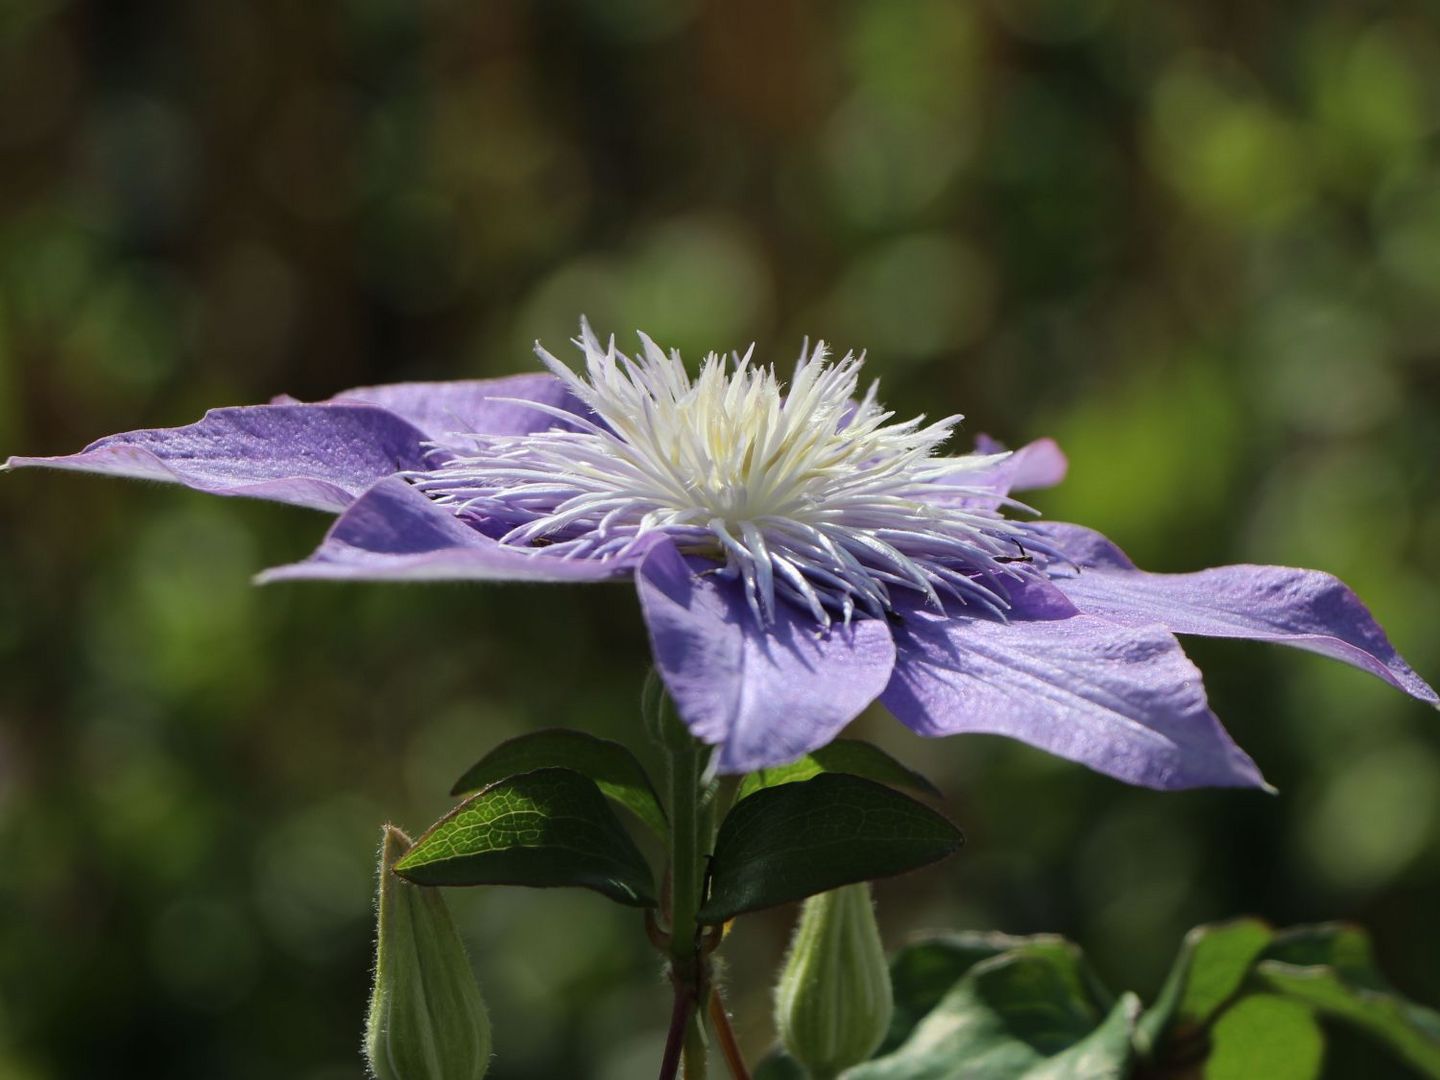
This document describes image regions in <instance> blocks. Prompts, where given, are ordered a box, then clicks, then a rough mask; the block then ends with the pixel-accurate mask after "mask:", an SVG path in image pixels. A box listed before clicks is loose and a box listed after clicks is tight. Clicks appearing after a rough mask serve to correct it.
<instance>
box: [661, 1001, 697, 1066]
mask: <svg viewBox="0 0 1440 1080" xmlns="http://www.w3.org/2000/svg"><path fill="white" fill-rule="evenodd" d="M694 1004H695V1003H694V1002H693V1001H692V1000H691V998H690V995H689V994H688V993H686V992H685V989H684V988H683V987H682V986H681V985H680V984H679V983H676V984H675V1004H674V1005H673V1006H672V1007H671V1009H670V1031H669V1033H668V1034H667V1035H666V1036H665V1056H664V1057H662V1058H661V1059H660V1080H675V1078H676V1077H677V1076H679V1075H680V1052H681V1051H682V1050H683V1049H684V1048H685V1029H686V1028H687V1027H689V1026H690V1013H691V1012H692V1011H693V1009H694Z"/></svg>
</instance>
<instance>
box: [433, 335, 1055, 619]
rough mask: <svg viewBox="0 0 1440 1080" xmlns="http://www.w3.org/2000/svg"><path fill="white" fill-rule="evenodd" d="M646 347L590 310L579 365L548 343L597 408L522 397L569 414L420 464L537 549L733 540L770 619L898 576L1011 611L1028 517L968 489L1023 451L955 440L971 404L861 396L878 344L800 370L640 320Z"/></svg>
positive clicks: (900, 585)
mask: <svg viewBox="0 0 1440 1080" xmlns="http://www.w3.org/2000/svg"><path fill="white" fill-rule="evenodd" d="M640 340H641V342H642V343H643V347H644V352H643V354H641V355H639V356H637V357H635V358H634V359H632V358H631V357H629V356H626V355H625V354H624V353H621V352H619V351H617V350H616V348H615V342H614V339H613V338H612V339H611V341H610V342H609V344H608V345H605V346H602V345H601V343H600V342H599V340H598V339H597V338H596V337H595V335H594V333H593V332H592V331H591V329H590V326H589V324H588V323H585V322H583V321H582V323H581V336H580V337H579V338H577V339H576V340H575V344H576V345H577V346H579V347H580V348H581V349H582V350H583V351H584V353H585V372H584V374H583V375H582V374H578V373H576V372H575V371H572V370H571V369H570V368H569V367H568V366H566V365H565V364H563V363H561V362H560V361H559V360H557V359H556V358H555V357H554V356H552V355H551V354H550V353H549V352H547V351H546V350H545V349H543V348H541V347H540V345H539V344H538V343H537V345H536V352H537V354H538V355H539V357H540V359H541V360H542V361H543V362H544V364H545V366H546V367H548V368H549V369H550V370H551V371H552V372H554V374H555V375H556V376H557V377H559V378H560V379H562V380H564V382H565V383H566V385H567V386H568V387H569V388H570V390H571V391H572V392H573V393H574V395H575V397H577V398H578V399H579V400H580V401H582V402H583V403H584V404H585V405H587V406H589V408H590V409H591V410H593V412H594V414H595V415H594V419H593V420H586V419H582V418H578V417H576V416H575V415H574V414H573V413H570V412H567V411H564V410H560V409H554V408H551V407H549V406H545V405H541V404H537V403H532V402H523V403H522V404H527V405H531V406H532V407H533V408H536V409H541V410H544V411H546V412H549V413H551V414H553V415H554V416H555V417H556V418H557V419H558V420H561V421H563V422H564V424H565V425H566V426H567V428H569V430H566V429H562V428H558V427H557V428H556V429H554V430H550V431H545V432H541V433H537V434H532V435H518V436H494V435H467V436H465V440H466V441H467V443H468V444H469V445H468V446H467V450H470V451H473V452H467V453H463V454H457V453H456V451H455V450H454V448H453V446H452V447H451V448H449V449H442V448H441V447H439V446H437V447H434V448H432V450H431V454H432V457H433V459H434V460H435V462H436V467H435V468H433V469H432V470H430V471H426V472H418V473H413V474H410V478H411V479H412V480H413V481H414V482H415V484H416V486H417V487H419V488H420V489H421V490H422V491H424V492H426V493H427V494H428V495H430V497H432V498H433V499H435V500H436V501H437V502H439V503H441V504H443V505H445V506H447V507H450V508H452V509H453V510H454V511H455V512H456V513H457V514H460V515H462V516H464V517H467V518H470V519H472V520H474V521H475V522H476V524H477V525H480V526H481V527H483V528H485V529H486V531H489V532H491V533H492V534H495V535H497V537H498V539H499V540H500V541H501V542H502V543H505V544H513V545H517V546H522V547H532V548H534V549H535V550H536V552H537V555H540V554H543V555H544V556H548V557H556V556H559V557H568V558H604V557H610V556H615V555H619V554H622V553H623V552H624V551H625V550H626V549H627V548H629V547H630V546H631V545H633V544H635V543H636V541H637V540H639V539H640V538H641V537H644V536H646V535H647V534H650V533H654V532H657V531H659V532H663V533H665V534H667V535H668V536H669V537H670V538H672V539H673V540H675V541H676V543H677V544H679V546H680V548H681V550H683V551H686V552H688V553H691V554H703V555H707V556H711V557H714V558H716V559H717V560H721V561H722V562H723V569H722V570H720V572H721V573H724V574H727V575H730V576H733V577H737V578H738V579H739V580H740V581H741V582H742V583H743V584H744V589H745V596H746V598H747V600H748V602H749V605H750V608H751V610H752V611H753V612H754V613H755V615H756V617H757V618H759V619H761V620H762V621H768V620H769V619H770V618H772V617H773V613H774V611H775V605H776V603H777V602H778V601H780V600H784V601H787V602H790V603H795V604H799V605H801V606H802V607H804V608H807V609H808V610H809V611H810V612H811V613H812V614H813V615H814V617H815V618H816V619H817V620H818V621H819V622H820V623H822V624H824V625H829V623H830V621H831V619H832V618H833V617H835V616H838V617H840V618H841V619H843V620H845V621H847V622H848V621H849V620H850V618H851V617H852V616H853V615H854V614H855V612H856V611H857V610H858V611H862V612H865V613H867V614H870V615H873V616H877V617H880V616H883V615H884V614H885V613H886V612H887V611H889V610H890V609H891V606H892V603H891V601H892V593H893V590H895V589H902V590H913V591H915V592H918V593H920V594H923V596H924V597H925V598H926V600H928V601H929V602H930V603H932V604H936V605H938V604H939V603H941V598H942V597H951V598H954V599H956V600H958V601H960V602H962V603H978V604H980V605H982V606H984V607H986V608H987V609H989V610H992V611H995V612H997V613H999V612H1001V611H1003V609H1005V608H1006V607H1007V606H1008V605H1007V603H1006V601H1005V590H1004V587H1003V585H1001V584H1000V581H999V579H1000V578H1001V577H1002V576H1007V575H1008V576H1014V573H1015V568H1014V567H1012V566H1010V565H1009V562H1010V561H1011V560H1012V559H1013V558H1014V557H1016V556H1017V555H1020V556H1023V555H1024V550H1023V549H1022V548H1020V547H1019V542H1020V540H1021V539H1022V538H1023V537H1024V536H1025V535H1026V534H1025V533H1024V532H1022V529H1021V527H1020V526H1018V525H1016V524H1015V523H1013V522H1010V521H1007V520H1006V519H1005V518H1003V517H1002V516H1001V515H1000V514H999V513H998V512H996V511H993V510H990V509H988V508H986V505H987V504H980V505H977V504H976V503H975V502H974V501H973V500H967V498H966V497H967V496H987V495H993V492H991V491H990V490H989V489H988V488H985V487H983V486H976V485H974V484H973V483H971V482H970V481H974V480H976V479H978V478H977V477H976V476H975V474H976V472H977V471H978V470H981V469H985V468H988V467H990V466H993V465H994V464H996V463H997V462H998V461H1000V460H1002V459H1003V458H1004V457H1005V456H1006V455H1005V454H992V455H978V454H969V455H965V456H962V457H940V456H937V451H938V450H939V448H940V446H941V445H942V444H943V443H944V442H945V441H946V440H947V439H948V438H949V436H950V434H951V432H952V430H953V429H954V427H955V425H956V424H957V423H959V421H960V420H961V417H959V416H951V417H948V418H946V419H944V420H941V421H938V422H936V423H931V424H926V423H925V422H924V418H923V417H917V418H915V419H913V420H906V421H903V422H900V423H891V422H890V421H891V418H892V416H893V414H892V413H889V412H886V411H884V409H883V408H881V407H880V406H879V405H877V404H876V401H875V392H876V387H875V386H874V385H872V386H871V388H870V390H869V392H868V393H867V394H866V395H865V397H864V399H863V400H862V401H861V402H860V403H859V404H858V406H857V405H856V404H855V400H854V397H855V392H856V388H857V385H858V382H859V376H860V368H861V364H862V362H863V359H864V357H863V355H862V356H855V355H853V354H846V356H845V357H844V359H842V360H839V361H836V362H827V360H826V349H825V345H824V343H823V342H821V343H820V344H818V345H817V346H816V347H815V349H814V350H813V351H809V350H808V346H807V351H806V352H804V353H802V355H801V358H800V362H799V364H798V366H797V368H796V371H795V376H794V378H793V379H792V380H791V382H790V386H789V388H788V390H787V389H785V388H784V387H782V384H781V383H780V381H779V379H777V378H776V375H775V371H774V368H773V367H764V366H758V365H755V364H752V362H751V356H750V353H749V352H747V353H746V354H745V355H744V356H743V357H742V356H739V355H734V356H733V357H731V358H730V359H729V360H728V361H727V359H726V358H723V357H721V356H718V355H716V354H714V353H712V354H710V355H709V356H707V357H706V358H705V360H704V362H703V363H702V364H701V366H700V372H699V374H698V376H696V377H694V378H691V376H690V375H689V373H688V372H687V371H686V369H685V366H684V364H683V363H682V362H681V359H680V356H679V354H678V352H673V351H672V352H671V353H669V354H668V355H667V354H666V353H665V352H664V351H663V350H661V349H660V348H659V347H658V346H657V345H656V344H655V343H654V342H653V341H652V340H651V339H650V338H649V337H647V336H646V335H644V334H641V335H640ZM576 429H578V430H576Z"/></svg>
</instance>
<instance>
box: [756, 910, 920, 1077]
mask: <svg viewBox="0 0 1440 1080" xmlns="http://www.w3.org/2000/svg"><path fill="white" fill-rule="evenodd" d="M893 1008H894V1005H893V999H892V996H891V988H890V967H889V964H888V963H887V962H886V959H885V950H884V947H883V946H882V945H881V942H880V929H879V927H878V926H877V925H876V923H875V910H874V906H873V902H872V899H871V895H870V884H869V882H861V883H859V884H855V885H846V886H844V887H843V888H839V889H834V890H832V891H830V892H824V893H819V894H818V895H815V896H812V897H810V898H809V899H807V900H806V901H805V906H804V908H803V909H802V911H801V914H800V922H799V925H798V926H796V928H795V937H794V940H793V941H792V942H791V945H790V955H789V957H788V958H787V959H786V961H785V970H784V971H783V972H782V973H781V976H780V983H779V985H778V986H777V987H776V991H775V1026H776V1027H777V1028H778V1029H779V1032H780V1039H781V1041H782V1042H783V1043H784V1045H785V1049H786V1050H787V1051H789V1053H790V1056H791V1057H793V1058H794V1059H795V1060H796V1061H798V1062H799V1063H800V1064H801V1065H803V1066H804V1067H805V1068H806V1070H807V1071H808V1072H809V1073H810V1075H811V1076H812V1077H815V1078H816V1080H830V1078H831V1077H834V1076H837V1075H839V1074H840V1073H841V1072H843V1071H844V1070H845V1069H848V1068H849V1067H850V1066H852V1065H858V1064H859V1063H860V1062H862V1061H867V1060H868V1059H869V1058H870V1055H871V1054H873V1053H874V1052H875V1049H876V1047H878V1046H879V1045H880V1042H881V1040H883V1039H884V1038H885V1033H886V1031H887V1030H888V1029H889V1026H890V1014H891V1011H892V1009H893Z"/></svg>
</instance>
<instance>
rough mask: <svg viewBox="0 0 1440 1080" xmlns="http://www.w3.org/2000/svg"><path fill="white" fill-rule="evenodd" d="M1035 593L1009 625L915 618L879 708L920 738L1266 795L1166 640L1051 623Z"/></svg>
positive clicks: (1149, 632) (902, 635) (1055, 607)
mask: <svg viewBox="0 0 1440 1080" xmlns="http://www.w3.org/2000/svg"><path fill="white" fill-rule="evenodd" d="M1028 591H1029V592H1031V593H1032V595H1031V596H1027V595H1025V593H1024V592H1021V593H1020V594H1018V595H1016V593H1015V592H1014V591H1012V597H1011V599H1012V602H1014V605H1015V609H1014V611H1013V612H1012V617H1011V619H1010V620H1009V621H1008V622H1000V621H998V620H993V619H989V618H984V617H971V616H969V615H960V616H955V615H945V614H940V613H938V612H934V611H930V610H926V609H918V608H917V609H913V610H910V611H908V612H906V613H905V615H904V618H903V619H902V621H901V622H900V623H899V624H897V625H896V626H895V627H894V628H893V629H894V635H895V653H896V659H895V674H894V677H893V678H892V679H891V680H890V685H889V686H887V687H886V688H885V693H884V694H883V695H882V696H881V698H880V700H881V701H882V702H883V703H884V704H885V706H886V707H887V708H888V709H889V710H890V711H891V712H893V713H894V714H895V715H896V717H898V718H899V719H900V720H901V722H903V723H904V724H905V725H906V726H907V727H910V728H912V729H913V730H915V731H917V732H919V733H920V734H921V735H954V734H957V733H961V732H984V733H989V734H994V735H1008V736H1009V737H1010V738H1013V739H1019V740H1021V741H1022V742H1027V743H1029V744H1030V745H1032V746H1037V747H1039V748H1040V749H1042V750H1046V751H1049V752H1050V753H1052V754H1056V755H1058V756H1060V757H1063V758H1069V759H1070V760H1071V761H1078V762H1080V763H1081V764H1083V765H1088V766H1089V767H1090V768H1092V769H1095V770H1097V771H1099V772H1102V773H1105V774H1106V775H1108V776H1113V777H1116V778H1117V779H1120V780H1124V781H1127V782H1129V783H1132V784H1141V785H1144V786H1146V787H1154V788H1161V789H1167V790H1175V789H1180V788H1191V787H1210V786H1215V787H1238V786H1255V787H1264V786H1265V781H1264V780H1263V779H1262V777H1261V776H1260V772H1259V770H1258V769H1257V768H1256V767H1255V763H1254V762H1253V761H1251V760H1250V758H1249V757H1248V756H1246V754H1245V752H1244V751H1243V750H1241V749H1240V748H1239V747H1238V746H1236V745H1235V743H1234V742H1233V741H1232V740H1231V738H1230V736H1229V735H1227V734H1226V733H1225V729H1224V728H1222V727H1221V726H1220V722H1219V720H1217V719H1216V717H1215V714H1214V713H1212V712H1211V711H1210V708H1209V706H1208V704H1207V703H1206V700H1205V690H1204V687H1203V685H1202V684H1201V681H1200V672H1199V671H1198V670H1196V668H1195V665H1193V664H1192V663H1190V661H1189V660H1188V659H1187V658H1186V657H1185V654H1184V653H1183V652H1181V650H1180V644H1179V642H1177V641H1176V640H1175V639H1174V638H1173V637H1172V636H1171V635H1170V634H1169V633H1167V632H1166V631H1165V630H1164V629H1163V628H1161V627H1159V626H1154V625H1151V626H1142V627H1137V628H1134V629H1129V628H1121V627H1117V626H1114V625H1113V624H1111V623H1108V622H1106V621H1105V620H1103V619H1099V618H1095V617H1094V616H1091V615H1081V614H1072V615H1069V616H1068V617H1064V616H1063V615H1062V617H1058V618H1056V617H1049V616H1053V615H1055V614H1057V613H1062V612H1063V610H1064V607H1065V605H1061V604H1058V603H1057V602H1056V601H1054V599H1053V597H1047V596H1045V595H1044V594H1045V589H1043V588H1032V589H1030V590H1028ZM1036 593H1038V594H1040V595H1039V597H1038V599H1039V601H1040V602H1041V603H1043V604H1044V605H1045V607H1043V608H1040V607H1037V606H1036V597H1035V596H1034V595H1033V594H1036ZM1035 614H1038V615H1039V616H1040V617H1038V618H1035V617H1027V616H1033V615H1035Z"/></svg>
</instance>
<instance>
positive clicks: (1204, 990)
mask: <svg viewBox="0 0 1440 1080" xmlns="http://www.w3.org/2000/svg"><path fill="white" fill-rule="evenodd" d="M1273 936H1274V935H1273V932H1272V931H1271V929H1270V928H1269V927H1268V926H1266V925H1265V924H1264V923H1263V922H1261V921H1260V920H1259V919H1237V920H1235V921H1234V922H1228V923H1217V924H1214V925H1211V926H1197V927H1196V928H1195V929H1193V930H1191V931H1190V932H1189V933H1188V934H1186V935H1185V941H1184V944H1182V945H1181V946H1180V954H1179V956H1177V957H1176V959H1175V964H1174V966H1173V967H1171V969H1170V977H1169V978H1168V979H1166V981H1165V985H1164V987H1163V988H1162V989H1161V991H1160V995H1159V997H1157V998H1156V999H1155V1004H1154V1005H1152V1006H1151V1007H1150V1008H1149V1009H1147V1010H1146V1011H1145V1015H1144V1016H1142V1017H1141V1018H1140V1023H1139V1024H1138V1025H1137V1027H1136V1031H1135V1045H1136V1047H1137V1048H1138V1049H1139V1050H1140V1052H1141V1053H1142V1054H1146V1055H1147V1056H1156V1055H1163V1053H1164V1049H1163V1048H1164V1044H1165V1043H1167V1042H1169V1043H1172V1044H1178V1043H1182V1042H1185V1041H1187V1040H1189V1039H1192V1038H1195V1037H1196V1036H1198V1035H1200V1034H1201V1033H1202V1032H1203V1030H1204V1028H1205V1026H1206V1025H1207V1024H1209V1023H1210V1021H1211V1020H1212V1019H1213V1018H1214V1016H1215V1014H1216V1013H1217V1012H1218V1011H1219V1009H1220V1008H1221V1006H1223V1005H1224V1004H1225V1003H1226V1002H1227V1001H1229V1000H1230V999H1231V998H1232V997H1234V996H1235V994H1236V993H1237V992H1238V991H1239V990H1240V987H1241V985H1242V984H1243V983H1244V981H1245V977H1246V976H1247V975H1249V974H1250V969H1251V968H1252V967H1253V966H1254V965H1255V961H1256V960H1258V959H1259V957H1260V954H1261V952H1263V951H1264V949H1265V947H1266V946H1267V945H1269V944H1270V941H1271V938H1272V937H1273Z"/></svg>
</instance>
